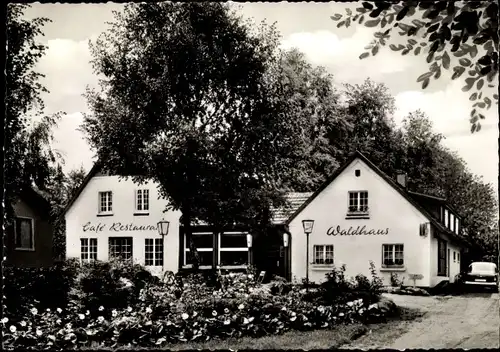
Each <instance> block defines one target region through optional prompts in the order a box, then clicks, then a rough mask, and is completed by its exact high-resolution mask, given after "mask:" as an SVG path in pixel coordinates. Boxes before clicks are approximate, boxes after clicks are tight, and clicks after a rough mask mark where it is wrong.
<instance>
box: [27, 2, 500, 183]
mask: <svg viewBox="0 0 500 352" xmlns="http://www.w3.org/2000/svg"><path fill="white" fill-rule="evenodd" d="M356 5H357V3H351V4H345V3H334V2H331V3H313V2H311V3H306V2H303V3H286V2H281V3H263V2H261V3H238V4H237V5H235V6H238V7H239V9H240V10H239V11H240V12H241V14H242V15H243V16H244V17H251V18H253V20H254V21H255V23H259V22H261V21H263V20H265V21H266V22H268V23H274V22H275V23H276V28H277V29H278V30H279V32H280V33H281V35H282V42H281V45H282V46H283V47H284V48H292V47H295V48H298V49H299V50H300V51H302V52H303V53H305V55H306V57H307V58H308V60H309V61H310V62H311V63H312V64H315V65H319V66H323V67H325V68H326V69H327V70H328V71H329V72H330V73H331V74H332V75H333V76H334V81H335V82H336V84H341V83H350V84H357V83H362V82H363V81H364V80H365V79H366V78H368V77H369V78H371V79H372V80H373V81H375V82H380V83H384V84H385V85H386V86H387V87H388V88H389V90H390V92H391V94H392V95H393V96H394V97H395V99H396V107H397V111H396V113H395V115H394V119H395V121H396V123H397V124H401V122H402V120H403V118H404V117H405V116H407V115H408V113H409V112H412V111H415V110H417V109H420V110H422V111H424V112H425V113H426V114H427V115H428V116H429V117H430V118H431V120H432V121H433V123H434V128H435V131H436V132H439V133H442V134H443V135H444V136H445V137H446V139H445V140H444V142H443V143H444V144H445V145H446V146H447V147H449V148H450V149H451V150H453V151H456V152H457V153H458V155H459V156H460V157H462V158H463V159H464V160H465V162H466V163H467V165H468V167H469V168H470V170H471V171H472V172H474V173H475V174H477V175H479V176H482V177H483V179H484V181H485V182H488V183H492V184H493V186H494V187H495V189H497V188H498V128H497V126H498V106H496V105H493V107H492V108H491V109H490V110H488V111H487V112H486V114H485V116H486V119H485V120H484V123H483V124H482V125H483V126H482V130H481V131H480V132H479V133H475V134H471V133H470V123H469V120H468V119H469V114H470V110H471V102H470V101H469V100H468V94H467V93H463V92H462V91H461V88H462V86H463V85H464V84H463V81H462V80H455V81H452V80H451V79H450V77H451V75H449V74H448V72H444V73H443V75H442V76H441V78H440V79H439V80H437V81H431V84H430V85H429V87H428V88H426V89H425V90H422V89H421V86H420V84H419V83H417V82H416V78H417V77H418V76H419V75H420V74H422V73H424V72H427V67H428V65H427V63H426V62H425V60H424V57H423V56H412V55H407V56H404V57H402V56H401V54H400V53H397V52H392V51H390V49H389V48H386V49H383V50H381V51H380V52H379V53H378V54H377V56H375V57H369V58H367V59H364V60H359V58H358V57H359V55H360V54H361V53H362V52H364V51H365V50H364V47H365V46H366V45H368V44H369V42H370V41H371V39H372V36H373V32H374V31H375V30H374V29H372V28H366V27H364V26H360V25H358V26H356V25H355V26H351V27H349V28H340V29H339V28H337V26H336V22H334V21H333V20H331V19H330V16H332V15H333V14H335V13H341V14H344V13H345V8H346V7H350V8H351V9H354V8H355V7H356ZM122 8H123V5H121V4H116V3H103V4H84V3H82V4H40V3H36V4H32V7H31V8H30V9H29V10H27V12H26V14H25V17H26V18H34V17H47V18H49V19H50V20H52V22H51V23H48V24H46V25H45V27H44V29H43V30H44V34H45V36H44V37H41V38H40V42H42V43H44V44H45V45H47V47H48V49H47V51H46V55H45V56H44V57H43V58H42V59H41V60H40V62H39V63H38V66H37V67H36V69H37V70H38V71H39V72H41V73H43V74H45V75H46V76H45V78H44V79H43V80H42V83H43V84H44V85H45V86H46V87H47V88H48V90H49V92H50V93H49V94H45V95H44V100H45V105H46V112H47V113H54V112H58V111H63V112H65V113H66V115H65V116H64V117H63V118H62V120H61V121H60V123H59V127H58V128H57V130H56V131H55V133H54V136H55V147H56V148H57V149H58V150H59V151H60V152H62V154H63V155H64V157H65V159H66V163H65V166H64V169H65V171H70V170H71V169H74V168H78V167H80V166H83V167H84V168H85V169H86V170H90V168H91V167H92V164H93V161H95V158H94V153H93V152H92V151H91V150H90V147H89V145H88V144H87V142H86V141H85V139H84V135H83V133H82V132H80V131H79V126H80V125H81V123H82V121H83V114H85V113H90V111H89V109H88V106H87V103H86V100H85V98H84V97H83V93H84V92H85V89H86V87H87V86H90V87H97V77H96V76H95V74H94V73H93V70H92V66H91V64H90V62H89V61H90V60H91V55H90V51H89V45H88V43H89V40H90V41H94V40H95V39H96V38H97V37H98V36H99V35H100V34H101V33H102V32H104V31H105V30H106V29H107V28H108V26H107V24H106V22H109V21H112V20H113V13H112V11H120V10H121V9H122ZM495 90H496V89H495Z"/></svg>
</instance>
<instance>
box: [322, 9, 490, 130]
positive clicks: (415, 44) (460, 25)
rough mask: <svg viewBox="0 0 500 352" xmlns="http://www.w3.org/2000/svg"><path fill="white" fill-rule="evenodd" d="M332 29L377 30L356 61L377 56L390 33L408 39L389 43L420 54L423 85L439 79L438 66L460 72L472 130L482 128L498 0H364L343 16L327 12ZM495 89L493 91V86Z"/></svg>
mask: <svg viewBox="0 0 500 352" xmlns="http://www.w3.org/2000/svg"><path fill="white" fill-rule="evenodd" d="M331 18H332V19H333V20H334V21H338V24H337V27H338V28H340V27H343V26H345V27H349V26H350V25H351V24H354V23H358V24H364V25H365V26H366V27H373V28H376V27H378V28H380V31H377V32H375V34H374V40H373V41H372V42H371V43H370V44H369V45H368V46H367V47H366V49H368V51H367V52H364V53H362V54H361V55H360V59H364V58H367V57H368V56H370V55H373V56H375V55H377V53H378V52H379V50H380V48H382V47H384V46H385V45H386V44H387V43H389V41H390V40H391V35H392V34H393V33H394V31H396V30H397V31H398V32H397V34H398V35H399V36H400V37H408V39H407V42H406V44H405V45H403V44H395V43H393V44H390V45H389V47H390V48H391V50H393V51H399V52H400V53H401V55H407V54H410V53H411V54H414V55H425V57H426V62H427V63H428V64H429V69H428V72H425V73H423V74H421V75H420V76H419V77H418V78H417V82H422V88H423V89H425V88H427V87H428V86H429V84H430V81H431V79H439V78H440V77H441V72H442V70H443V69H444V70H452V72H453V74H452V79H458V78H460V77H462V75H463V74H464V73H465V72H467V73H466V75H465V77H466V78H465V85H464V87H463V88H462V91H464V92H469V91H471V90H472V91H474V92H472V93H471V95H470V97H469V100H471V102H473V105H472V109H471V112H470V122H471V132H475V131H479V130H480V129H481V123H480V120H481V119H484V118H485V117H484V114H483V112H484V109H489V108H490V107H491V105H492V102H493V101H496V104H498V94H496V92H493V91H491V90H488V89H487V88H497V84H496V81H497V80H498V3H497V2H496V1H491V2H490V1H460V2H459V1H413V0H406V1H375V2H374V3H371V2H363V3H362V4H361V6H359V7H358V8H356V11H355V13H353V11H351V10H350V9H346V15H342V14H335V15H333V16H331ZM495 90H496V89H495Z"/></svg>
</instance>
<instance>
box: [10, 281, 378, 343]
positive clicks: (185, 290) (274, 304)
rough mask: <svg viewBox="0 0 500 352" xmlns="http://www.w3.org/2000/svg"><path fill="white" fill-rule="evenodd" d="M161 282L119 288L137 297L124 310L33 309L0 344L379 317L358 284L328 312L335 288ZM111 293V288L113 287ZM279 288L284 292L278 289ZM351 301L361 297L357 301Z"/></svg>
mask: <svg viewBox="0 0 500 352" xmlns="http://www.w3.org/2000/svg"><path fill="white" fill-rule="evenodd" d="M90 276H91V277H92V275H90ZM334 276H336V277H337V276H338V275H336V274H335V275H334ZM337 279H338V277H337ZM118 280H119V279H118ZM165 281H167V282H161V283H159V282H155V281H152V280H149V281H148V282H146V283H145V281H144V280H143V281H140V283H141V285H142V286H141V287H142V288H140V289H137V288H136V284H135V283H134V278H133V277H131V279H130V281H128V284H127V283H125V284H124V285H125V286H126V287H127V288H128V290H129V292H131V293H133V292H138V293H137V295H136V296H134V297H133V299H130V302H131V304H130V305H129V306H126V307H116V305H114V306H112V307H110V306H107V305H106V306H105V305H102V306H101V305H99V306H95V304H98V303H99V300H100V298H99V296H98V295H97V296H95V297H94V300H90V301H89V300H88V299H86V298H85V297H87V296H85V295H76V296H74V297H77V298H78V297H80V298H82V299H84V301H85V304H81V302H74V301H73V302H70V303H69V304H68V305H67V306H66V307H61V308H57V309H44V310H39V309H37V308H36V307H32V308H31V310H30V311H29V313H28V314H26V315H25V316H21V317H16V318H17V319H15V320H13V319H14V317H11V320H9V318H8V317H7V318H4V319H3V320H2V323H3V325H4V327H5V334H4V344H5V346H6V347H7V348H35V349H46V348H49V349H67V348H78V347H91V348H102V347H117V346H126V345H128V344H132V345H133V346H139V347H154V346H163V345H165V344H168V343H178V342H186V341H205V340H208V339H213V338H227V337H242V336H250V337H260V336H265V335H271V334H280V333H283V332H285V331H288V330H313V329H327V328H330V327H333V326H336V325H338V324H345V323H351V322H369V321H373V320H374V319H380V318H381V316H382V315H383V314H382V311H381V309H380V308H379V306H378V305H377V303H375V302H373V294H372V295H366V294H365V295H362V294H361V293H362V292H363V290H361V289H364V290H366V288H367V287H369V286H366V282H365V281H364V280H361V281H360V280H354V281H353V282H355V281H360V282H362V283H363V284H364V285H365V286H366V287H364V288H363V287H359V285H357V286H356V285H354V283H351V284H349V285H350V286H349V285H347V284H345V283H342V284H341V286H342V285H343V287H344V289H345V290H349V292H346V294H345V295H344V296H345V297H346V298H345V299H344V300H342V299H341V297H342V294H341V293H338V292H337V293H336V295H335V297H334V298H335V300H334V301H331V303H330V304H326V303H328V302H327V300H328V299H330V298H331V297H332V291H331V288H332V287H334V286H335V287H337V286H338V284H339V282H338V280H337V281H335V285H332V284H331V283H330V286H328V284H325V285H323V286H320V287H319V288H318V289H316V293H315V294H312V295H311V292H309V295H308V294H307V293H306V292H305V290H304V288H303V287H302V286H300V285H293V286H292V285H289V284H284V283H282V282H281V283H280V282H274V283H271V284H268V285H261V284H258V283H257V282H256V280H255V275H252V274H248V275H246V274H228V275H218V276H217V277H216V279H215V280H214V281H213V282H211V283H210V282H209V281H207V280H206V279H205V278H203V277H202V276H201V275H191V276H189V277H187V278H183V279H182V280H179V279H177V280H172V277H170V280H165ZM103 282H104V281H103ZM327 282H328V281H327ZM110 285H111V286H113V285H115V281H113V282H112V283H111V284H110ZM287 285H288V286H287ZM284 286H287V288H286V289H283V287H284ZM113 287H114V286H113ZM357 293H359V296H360V297H357V298H356V294H357ZM96 294H97V293H96ZM103 297H104V299H103V301H105V302H110V301H109V297H108V295H105V296H103ZM367 297H368V298H367ZM319 302H323V303H319Z"/></svg>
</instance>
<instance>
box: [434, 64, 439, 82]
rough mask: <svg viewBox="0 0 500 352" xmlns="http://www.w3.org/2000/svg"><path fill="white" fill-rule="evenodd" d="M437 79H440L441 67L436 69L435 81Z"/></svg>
mask: <svg viewBox="0 0 500 352" xmlns="http://www.w3.org/2000/svg"><path fill="white" fill-rule="evenodd" d="M439 77H441V66H439V67H438V68H437V70H436V73H435V74H434V78H435V79H438V78H439Z"/></svg>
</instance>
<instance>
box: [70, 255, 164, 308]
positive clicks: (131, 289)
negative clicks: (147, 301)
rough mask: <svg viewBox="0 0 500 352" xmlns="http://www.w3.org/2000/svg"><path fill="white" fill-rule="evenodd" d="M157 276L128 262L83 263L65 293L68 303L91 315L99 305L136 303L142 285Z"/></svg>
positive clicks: (117, 306) (109, 306)
mask: <svg viewBox="0 0 500 352" xmlns="http://www.w3.org/2000/svg"><path fill="white" fill-rule="evenodd" d="M159 281H160V280H159V279H158V278H157V277H155V276H153V275H152V274H151V273H150V272H149V271H147V270H146V269H145V268H144V267H142V266H141V265H139V264H134V263H132V262H130V261H119V260H116V261H111V262H101V261H96V262H93V263H85V264H83V265H82V266H81V267H80V270H79V272H78V275H77V276H76V279H75V282H74V286H73V287H72V288H71V290H70V293H69V296H70V300H71V303H72V304H73V305H74V306H75V307H77V308H78V309H81V310H89V311H90V312H91V314H93V315H95V314H99V313H98V308H99V307H100V306H104V307H108V308H126V307H128V306H129V305H131V304H134V303H135V302H137V300H138V298H139V293H140V291H141V290H142V289H143V288H144V287H146V285H147V284H148V283H149V284H153V283H156V284H158V283H159Z"/></svg>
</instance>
